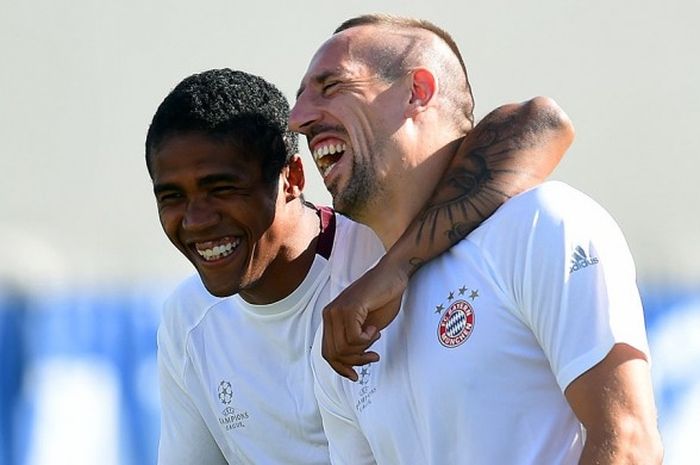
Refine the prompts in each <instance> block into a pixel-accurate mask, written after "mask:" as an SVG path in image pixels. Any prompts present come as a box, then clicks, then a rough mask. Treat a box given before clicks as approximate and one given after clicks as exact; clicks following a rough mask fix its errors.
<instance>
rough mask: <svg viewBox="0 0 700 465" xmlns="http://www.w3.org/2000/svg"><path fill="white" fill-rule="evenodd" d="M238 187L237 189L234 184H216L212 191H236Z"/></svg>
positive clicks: (220, 192) (218, 192)
mask: <svg viewBox="0 0 700 465" xmlns="http://www.w3.org/2000/svg"><path fill="white" fill-rule="evenodd" d="M237 190H238V189H236V188H235V187H234V186H216V187H214V188H212V190H211V191H212V192H214V193H216V194H229V193H232V192H236V191H237Z"/></svg>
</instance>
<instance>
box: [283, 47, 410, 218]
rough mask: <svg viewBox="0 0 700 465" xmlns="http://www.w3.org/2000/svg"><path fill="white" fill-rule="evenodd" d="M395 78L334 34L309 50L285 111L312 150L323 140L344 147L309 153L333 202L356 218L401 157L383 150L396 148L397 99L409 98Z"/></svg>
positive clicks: (399, 117)
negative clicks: (380, 72) (341, 150)
mask: <svg viewBox="0 0 700 465" xmlns="http://www.w3.org/2000/svg"><path fill="white" fill-rule="evenodd" d="M401 81H402V80H399V81H398V82H395V83H387V82H385V81H384V80H382V79H381V78H380V77H378V76H377V75H376V73H375V72H374V71H373V70H371V69H370V68H368V67H367V66H366V65H365V64H363V63H362V62H360V61H357V60H353V59H352V57H351V56H350V53H349V50H348V42H347V38H346V37H344V36H334V37H333V38H331V39H330V40H329V41H327V42H326V43H325V44H324V45H323V46H322V47H321V48H320V49H319V51H318V52H317V53H316V55H314V57H313V59H312V61H311V63H310V65H309V68H308V71H307V72H306V75H305V76H304V77H303V79H302V82H301V86H300V88H299V92H298V94H297V100H296V103H295V105H294V108H293V109H292V112H291V114H290V128H291V129H292V130H294V131H297V132H300V133H303V134H304V135H306V137H307V142H308V145H309V149H310V151H311V153H312V154H314V152H316V151H317V150H318V149H319V148H323V147H324V146H328V145H331V146H332V145H338V144H341V146H344V147H345V148H346V150H345V151H344V153H341V154H340V155H338V154H337V153H336V154H333V155H328V156H325V157H322V158H320V159H318V158H317V157H316V156H314V159H315V160H316V164H317V166H318V168H319V170H320V171H321V174H322V176H323V179H324V183H325V185H326V187H327V188H328V190H329V192H330V193H331V195H332V196H333V203H334V207H335V208H336V209H337V210H339V211H341V212H343V213H345V214H347V215H349V216H351V217H353V218H355V219H358V220H362V219H363V217H364V214H365V212H366V211H368V210H369V209H370V208H369V205H370V204H373V203H378V202H381V201H382V195H383V194H384V193H385V190H384V189H383V188H382V187H381V186H384V185H385V183H386V182H387V176H388V174H387V173H389V172H392V171H393V165H394V164H396V163H401V160H400V159H397V158H396V157H394V158H392V157H389V156H386V154H388V153H400V151H399V150H396V146H397V144H398V143H399V142H398V141H399V140H400V137H399V136H400V134H399V133H400V131H401V127H402V124H403V123H404V121H405V116H404V114H403V111H402V108H403V106H402V105H398V104H397V101H399V100H403V99H405V101H408V99H409V98H410V94H409V93H408V92H407V90H406V87H405V86H402V85H401ZM397 99H398V100H397ZM329 167H330V169H329Z"/></svg>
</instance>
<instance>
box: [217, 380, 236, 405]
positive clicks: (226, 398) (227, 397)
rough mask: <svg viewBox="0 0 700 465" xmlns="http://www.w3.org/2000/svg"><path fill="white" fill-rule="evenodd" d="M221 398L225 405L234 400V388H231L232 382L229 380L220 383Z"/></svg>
mask: <svg viewBox="0 0 700 465" xmlns="http://www.w3.org/2000/svg"><path fill="white" fill-rule="evenodd" d="M219 400H220V401H221V403H222V404H224V405H228V404H230V403H231V401H232V400H233V388H231V383H229V382H228V381H222V382H220V383H219Z"/></svg>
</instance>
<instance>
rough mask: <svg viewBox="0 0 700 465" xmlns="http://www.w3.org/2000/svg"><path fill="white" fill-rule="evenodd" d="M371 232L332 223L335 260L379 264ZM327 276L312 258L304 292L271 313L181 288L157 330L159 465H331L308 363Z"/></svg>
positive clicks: (191, 282) (188, 285)
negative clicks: (340, 256) (340, 255)
mask: <svg viewBox="0 0 700 465" xmlns="http://www.w3.org/2000/svg"><path fill="white" fill-rule="evenodd" d="M331 216H332V215H331ZM357 229H359V230H365V231H364V232H363V233H359V234H357V233H355V232H354V231H355V230H357ZM368 231H369V230H368V229H367V228H366V227H365V226H362V225H358V224H357V223H353V222H351V221H350V220H348V219H346V218H344V217H341V216H339V215H336V216H335V237H334V239H333V236H331V239H332V242H331V244H332V245H333V247H332V252H331V254H330V260H333V257H334V256H335V254H336V251H337V250H341V249H342V250H346V251H348V250H349V249H353V250H354V253H357V254H358V256H359V257H363V256H369V257H374V256H376V254H377V253H378V252H377V249H378V248H379V249H380V250H381V243H380V242H379V239H377V238H376V236H375V237H374V240H372V239H371V237H372V234H371V233H368ZM368 234H370V236H369V237H370V239H369V240H364V239H363V241H362V243H354V242H353V238H355V237H363V238H365V239H366V237H367V235H368ZM340 243H342V244H343V245H342V247H338V246H336V245H335V244H340ZM350 253H353V252H350ZM356 263H357V266H358V269H366V268H367V267H368V266H369V263H363V262H361V261H357V262H356ZM328 277H329V266H328V261H327V260H326V259H325V258H323V257H322V256H320V255H316V258H315V260H314V262H313V264H312V266H311V269H310V270H309V273H308V274H307V276H306V278H305V279H304V281H303V282H302V283H301V284H300V285H299V287H298V288H297V289H296V290H295V291H294V292H293V293H292V294H290V295H289V296H287V297H286V298H285V299H283V300H281V301H279V302H275V303H273V304H270V305H251V304H249V303H247V302H245V301H244V300H243V299H242V298H241V297H240V296H238V295H236V296H232V297H228V298H223V299H222V298H217V297H213V296H212V295H210V294H209V293H208V292H207V290H206V289H205V288H204V286H203V285H202V283H201V281H200V279H199V277H198V276H196V275H195V276H192V277H191V278H190V279H188V280H186V281H185V282H184V283H182V284H181V285H180V286H179V287H178V288H177V290H176V291H175V292H174V294H173V295H172V296H171V297H170V298H169V300H168V301H167V303H166V305H165V309H164V313H163V318H162V322H161V325H160V328H159V330H158V364H159V372H160V387H161V410H162V420H161V438H160V444H159V458H158V463H159V464H161V465H202V464H206V465H216V464H222V465H223V464H227V463H228V464H261V465H262V464H264V465H276V464H280V465H281V464H285V465H289V464H299V465H314V464H328V463H329V458H328V447H327V442H326V438H325V436H324V434H323V429H322V425H321V418H320V416H319V412H318V406H317V403H316V399H315V397H314V394H313V375H312V372H311V367H310V361H309V354H310V350H311V346H312V342H313V338H314V334H315V332H316V330H317V328H318V326H319V324H320V321H321V310H322V309H323V306H324V305H326V304H327V303H328V302H329V300H330V299H329V286H328Z"/></svg>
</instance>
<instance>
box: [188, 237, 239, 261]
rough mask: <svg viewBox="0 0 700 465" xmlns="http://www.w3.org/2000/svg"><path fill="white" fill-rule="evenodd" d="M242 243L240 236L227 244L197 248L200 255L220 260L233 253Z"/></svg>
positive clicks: (209, 259)
mask: <svg viewBox="0 0 700 465" xmlns="http://www.w3.org/2000/svg"><path fill="white" fill-rule="evenodd" d="M240 243H241V240H240V238H237V239H235V240H234V241H233V242H228V243H226V244H221V245H215V246H214V247H211V248H208V249H199V248H197V249H196V250H197V253H198V254H199V256H200V257H202V258H204V259H205V260H207V261H211V260H218V259H220V258H223V257H226V256H228V255H231V254H232V253H233V251H234V250H235V249H236V247H238V245H239V244H240Z"/></svg>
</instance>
